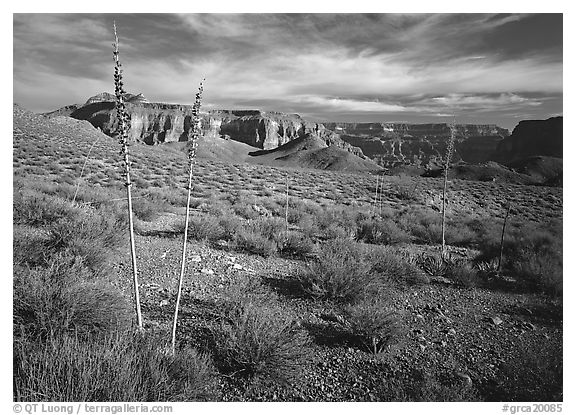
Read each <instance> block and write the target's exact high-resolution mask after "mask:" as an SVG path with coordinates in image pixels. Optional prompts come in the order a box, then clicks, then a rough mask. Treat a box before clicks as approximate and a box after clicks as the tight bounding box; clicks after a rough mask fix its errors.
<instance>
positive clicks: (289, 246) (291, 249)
mask: <svg viewBox="0 0 576 415" xmlns="http://www.w3.org/2000/svg"><path fill="white" fill-rule="evenodd" d="M279 251H280V253H282V254H284V255H290V256H295V257H305V256H306V255H308V254H310V253H312V252H313V251H314V242H312V240H311V239H310V238H309V237H307V236H306V235H304V234H302V233H300V232H294V231H289V232H288V234H287V235H286V237H285V238H284V239H283V240H282V242H281V243H280V245H279Z"/></svg>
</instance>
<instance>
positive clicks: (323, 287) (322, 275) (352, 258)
mask: <svg viewBox="0 0 576 415" xmlns="http://www.w3.org/2000/svg"><path fill="white" fill-rule="evenodd" d="M299 280H300V284H301V285H302V289H303V290H304V291H305V292H307V293H309V294H310V295H312V296H314V297H318V298H324V299H334V300H337V301H344V302H354V301H355V300H357V299H358V298H359V297H360V295H361V294H362V293H363V292H364V290H365V289H366V288H367V287H369V286H370V285H373V284H374V283H375V282H376V279H375V277H374V274H373V273H372V272H371V266H370V263H369V262H368V261H366V259H365V258H364V255H363V251H362V249H361V248H360V247H359V246H358V244H356V243H355V242H353V241H350V240H347V239H335V240H331V241H328V242H326V243H324V244H323V245H322V246H321V247H320V252H319V253H318V258H317V259H316V260H314V261H311V262H309V263H308V264H307V267H306V270H304V271H303V272H302V273H301V274H300V275H299Z"/></svg>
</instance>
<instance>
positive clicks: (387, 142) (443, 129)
mask: <svg viewBox="0 0 576 415" xmlns="http://www.w3.org/2000/svg"><path fill="white" fill-rule="evenodd" d="M325 126H326V128H328V129H331V130H334V131H335V132H336V133H338V134H339V135H340V136H341V138H342V139H343V140H344V141H346V142H348V143H349V144H351V145H353V146H356V147H359V148H361V149H362V151H363V152H364V154H365V155H366V156H368V157H370V158H371V159H373V160H375V161H376V162H378V164H380V165H381V166H384V167H395V166H399V165H408V164H409V165H413V166H417V167H432V166H435V165H441V164H442V158H443V157H444V156H445V153H446V148H447V145H448V140H449V138H450V128H449V126H448V125H447V124H402V123H326V124H325ZM508 135H509V132H508V130H506V129H504V128H500V127H498V126H496V125H489V124H487V125H478V124H463V125H462V124H461V125H457V126H456V145H455V153H454V155H453V158H452V159H453V161H459V160H464V161H466V162H470V163H479V162H485V161H488V160H490V159H491V156H492V154H493V153H494V151H495V150H496V148H497V146H498V144H499V143H500V141H502V140H503V138H504V137H507V136H508Z"/></svg>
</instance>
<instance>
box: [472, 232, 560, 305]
mask: <svg viewBox="0 0 576 415" xmlns="http://www.w3.org/2000/svg"><path fill="white" fill-rule="evenodd" d="M499 243H500V240H499V238H498V239H497V240H488V241H486V242H485V243H484V246H483V247H482V248H483V249H482V252H481V254H480V255H479V257H478V261H479V262H481V261H491V260H492V261H493V260H495V258H497V257H498V255H499ZM562 263H563V259H562V227H561V226H560V224H558V223H550V224H542V225H529V224H524V225H523V226H519V227H515V226H511V227H510V231H507V233H506V237H505V241H504V257H503V264H502V271H503V272H504V273H507V274H509V275H511V276H513V277H515V278H517V279H518V280H519V281H520V283H522V284H524V285H526V286H527V287H529V288H531V289H534V290H540V291H544V292H547V293H549V294H551V295H561V294H562V281H563V276H562Z"/></svg>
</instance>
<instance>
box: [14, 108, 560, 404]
mask: <svg viewBox="0 0 576 415" xmlns="http://www.w3.org/2000/svg"><path fill="white" fill-rule="evenodd" d="M13 125H14V129H13V174H14V195H13V198H14V206H13V211H14V215H13V216H14V225H13V235H14V241H13V246H14V264H13V265H14V266H13V269H14V290H13V292H14V301H13V303H14V319H13V321H14V326H15V330H14V338H15V341H14V345H15V346H14V356H13V359H14V367H15V370H14V373H13V376H14V389H15V392H14V395H15V397H14V399H15V400H22V401H25V402H29V401H55V402H67V401H71V402H73V401H103V400H104V401H105V400H114V401H122V400H123V399H124V400H126V401H135V402H136V401H142V402H150V401H155V400H160V399H159V398H158V396H161V398H162V399H161V400H162V401H182V400H190V401H197V400H216V401H263V400H264V401H379V402H381V401H407V400H409V401H422V400H428V401H507V402H512V401H527V400H529V401H543V402H550V401H561V400H562V397H563V395H562V390H563V389H562V339H563V311H562V310H563V306H562V257H561V253H562V226H561V221H562V190H561V189H558V188H552V187H543V186H531V185H515V184H507V183H500V182H498V181H496V182H491V181H490V182H472V181H465V180H458V179H452V180H451V181H450V182H449V189H448V194H449V200H450V203H449V205H448V210H447V212H446V216H447V228H446V230H447V232H446V241H447V244H448V247H447V249H448V252H449V253H450V256H449V261H448V262H447V263H443V262H442V261H441V260H440V254H439V241H440V217H441V215H440V207H441V195H442V180H441V179H436V178H422V177H388V176H378V179H377V178H376V177H375V176H374V175H373V174H368V173H362V172H355V173H347V172H340V171H326V170H304V169H292V168H291V169H284V168H281V167H276V166H269V165H257V164H252V163H238V164H232V163H224V162H221V161H218V160H217V159H213V158H199V160H198V162H197V164H196V166H195V168H194V172H193V173H194V174H193V180H194V181H193V191H192V201H191V202H192V203H191V205H192V215H191V218H190V225H189V233H188V235H189V241H188V256H187V261H186V263H185V265H186V266H185V278H184V283H183V291H182V298H181V303H180V307H181V314H180V317H179V321H178V327H177V342H178V348H177V350H176V354H175V356H169V355H168V354H167V353H166V352H165V351H166V343H167V341H169V338H170V333H171V319H172V316H173V313H174V308H175V302H176V300H175V293H176V290H177V287H178V277H177V276H178V274H179V270H180V262H179V261H180V259H181V257H182V235H183V225H182V224H183V220H184V207H185V204H186V201H187V198H186V195H187V191H186V187H187V178H188V175H187V174H186V173H187V169H186V165H187V159H186V154H185V153H184V151H182V150H183V149H182V147H183V146H184V145H185V143H174V144H170V145H161V146H146V145H134V146H131V147H130V156H131V160H132V179H133V181H134V183H133V187H132V191H133V196H134V197H133V205H134V214H135V232H136V235H135V246H136V250H137V261H138V270H139V281H140V285H139V292H140V298H141V301H142V312H143V319H144V328H145V330H144V331H143V332H138V333H137V334H136V335H135V337H132V336H131V333H132V332H133V330H131V328H132V327H134V323H133V322H134V316H133V314H134V313H133V311H132V310H133V309H134V307H133V305H134V304H133V287H132V286H131V284H132V275H131V257H130V254H129V252H130V249H129V245H130V244H129V240H128V232H127V225H126V201H125V197H126V187H125V185H124V182H123V178H122V165H121V157H120V156H119V145H118V143H117V142H116V140H114V139H111V138H109V137H108V136H107V135H105V134H103V133H101V132H99V131H98V130H96V129H95V128H93V127H92V126H91V125H90V124H89V123H88V122H87V121H79V120H75V119H72V118H69V117H54V118H49V117H44V116H39V115H36V114H33V113H31V112H29V111H26V110H25V109H23V108H21V107H19V106H17V105H14V109H13ZM222 140H223V139H222ZM223 141H227V140H223ZM228 141H230V142H231V143H233V144H234V145H238V144H239V143H236V142H233V141H231V140H228ZM219 143H221V144H222V145H225V143H223V142H219ZM288 144H290V145H289V146H287V147H285V148H283V149H282V147H280V149H278V150H276V151H273V152H266V151H265V152H264V153H263V154H262V153H261V154H260V156H250V157H281V158H282V157H288V158H290V156H293V157H302V155H304V156H306V155H309V154H313V155H314V154H318V153H320V154H322V152H323V151H333V150H339V149H337V148H336V147H329V146H326V143H325V142H324V141H323V140H322V139H321V138H319V137H315V136H314V135H307V136H304V137H303V139H302V140H299V141H298V140H294V141H292V142H291V143H288ZM200 146H201V147H202V143H200ZM244 150H246V148H244V149H243V151H244ZM210 151H213V152H226V151H228V150H226V148H224V147H221V146H217V147H215V148H214V149H212V150H210ZM210 151H208V154H211V153H210ZM256 151H257V152H260V151H261V150H256ZM228 154H231V153H228ZM346 154H350V153H346ZM358 160H362V159H360V158H358ZM362 161H365V160H362ZM377 180H378V181H377ZM287 182H288V183H287ZM287 184H288V186H287ZM377 184H378V190H379V191H378V193H377V194H375V190H376V185H377ZM508 203H511V204H512V206H513V209H512V210H511V212H510V218H509V221H508V227H507V229H508V230H507V233H506V244H505V247H504V248H505V256H504V262H503V268H502V270H501V271H500V272H496V271H494V269H495V265H494V264H495V260H497V255H498V254H497V252H498V246H499V245H498V243H499V241H500V232H501V229H502V227H501V225H502V222H503V219H504V217H505V214H506V207H507V204H508ZM375 326H376V327H375ZM71 333H72V334H71ZM46 336H50V337H49V339H50V341H49V342H45V341H43V339H44V338H45V337H46ZM103 339H107V340H106V341H103ZM246 356H248V358H246ZM141 362H153V363H154V365H148V364H142V363H141ZM238 362H240V363H238ZM246 362H248V363H246ZM135 367H136V368H138V371H137V372H136V373H135V372H134V368H135ZM174 368H178V371H175V370H174ZM182 371H184V372H182ZM37 373H42V376H36V375H35V374H37ZM182 373H186V375H187V376H186V377H183V376H182ZM150 379H154V381H153V382H151V381H150ZM55 384H58V385H61V386H62V387H58V388H55V387H54V385H55ZM94 385H97V386H98V387H95V386H94ZM126 385H129V386H130V387H129V388H126V387H125V386H126ZM127 393H128V394H129V395H126V394H127Z"/></svg>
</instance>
